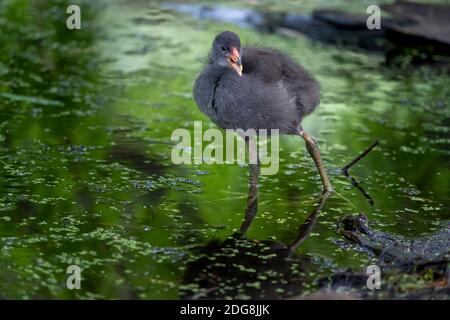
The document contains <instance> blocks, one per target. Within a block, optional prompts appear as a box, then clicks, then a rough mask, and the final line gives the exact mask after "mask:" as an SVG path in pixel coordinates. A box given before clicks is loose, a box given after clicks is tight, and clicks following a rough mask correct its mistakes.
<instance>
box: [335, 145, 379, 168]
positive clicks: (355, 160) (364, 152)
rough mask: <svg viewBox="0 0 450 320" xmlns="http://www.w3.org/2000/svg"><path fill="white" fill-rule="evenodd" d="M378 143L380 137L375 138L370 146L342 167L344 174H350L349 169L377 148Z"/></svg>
mask: <svg viewBox="0 0 450 320" xmlns="http://www.w3.org/2000/svg"><path fill="white" fill-rule="evenodd" d="M377 145H378V139H377V140H375V141H374V142H373V143H372V144H371V145H370V146H368V147H367V148H366V149H365V150H364V151H363V152H362V153H361V154H360V155H359V156H357V157H356V158H355V159H353V160H352V161H351V162H350V163H349V164H347V165H346V166H345V167H343V168H342V172H343V173H344V174H347V175H348V170H349V169H350V168H351V167H352V166H353V165H354V164H355V163H357V162H358V161H359V160H361V159H362V158H364V157H365V156H366V155H367V154H368V153H369V152H370V151H372V149H373V148H375V147H376V146H377Z"/></svg>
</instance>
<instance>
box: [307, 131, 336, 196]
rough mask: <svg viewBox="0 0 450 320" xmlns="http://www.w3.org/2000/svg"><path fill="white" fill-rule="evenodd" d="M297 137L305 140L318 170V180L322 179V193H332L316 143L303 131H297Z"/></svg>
mask: <svg viewBox="0 0 450 320" xmlns="http://www.w3.org/2000/svg"><path fill="white" fill-rule="evenodd" d="M299 135H300V136H301V137H302V138H303V139H304V140H305V143H306V149H307V150H308V152H309V154H310V155H311V157H312V158H313V160H314V163H315V164H316V167H317V170H319V174H320V178H321V179H322V185H323V189H324V193H329V192H331V191H333V188H332V187H331V183H330V180H329V179H328V175H327V172H326V170H325V166H324V164H323V161H322V158H321V157H320V151H319V148H318V147H317V144H316V142H315V141H314V139H313V138H312V137H311V136H310V135H309V134H308V133H307V132H306V131H304V130H303V129H300V130H299Z"/></svg>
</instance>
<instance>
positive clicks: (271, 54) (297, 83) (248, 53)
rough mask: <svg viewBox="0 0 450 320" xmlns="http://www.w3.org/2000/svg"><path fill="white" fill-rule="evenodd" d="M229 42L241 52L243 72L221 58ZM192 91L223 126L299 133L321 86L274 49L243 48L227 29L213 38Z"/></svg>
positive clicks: (317, 98)
mask: <svg viewBox="0 0 450 320" xmlns="http://www.w3.org/2000/svg"><path fill="white" fill-rule="evenodd" d="M232 47H235V48H236V49H237V50H238V51H239V53H240V55H241V56H242V65H243V74H242V76H240V75H239V74H238V73H237V72H236V71H235V70H234V69H233V68H230V66H229V65H227V64H225V62H224V61H225V60H226V59H227V58H228V53H229V49H230V48H232ZM224 48H225V49H226V50H223V49H224ZM193 93H194V99H195V101H196V103H197V105H198V107H199V108H200V110H201V111H202V112H203V113H205V114H206V115H207V116H208V117H209V118H211V120H212V121H214V122H215V123H216V124H217V125H218V126H219V127H221V128H224V129H243V130H247V129H279V130H280V132H281V133H286V134H298V127H299V125H300V124H301V121H302V119H303V118H304V117H305V116H306V115H308V114H310V113H311V112H312V111H314V109H315V108H316V106H317V105H318V104H319V85H318V83H317V82H316V81H315V80H314V78H313V77H312V76H311V75H309V74H308V72H306V71H305V70H304V69H303V67H302V66H300V65H299V64H297V63H296V62H294V61H293V60H292V59H291V58H289V57H288V56H286V55H284V54H282V53H280V52H278V51H276V50H272V49H264V48H255V47H243V48H241V46H240V40H239V37H238V36H237V35H236V34H234V33H232V32H228V31H226V32H223V33H221V34H219V35H218V36H217V37H216V38H215V40H214V43H213V47H212V49H211V54H210V58H209V61H208V63H207V64H206V66H205V67H204V69H203V70H202V72H201V73H200V75H199V76H198V78H197V80H196V82H195V86H194V90H193Z"/></svg>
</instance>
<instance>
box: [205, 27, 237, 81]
mask: <svg viewBox="0 0 450 320" xmlns="http://www.w3.org/2000/svg"><path fill="white" fill-rule="evenodd" d="M240 51H241V40H239V36H238V35H237V34H236V33H234V32H231V31H224V32H222V33H219V34H218V35H217V36H216V38H215V39H214V42H213V45H212V51H211V60H212V62H213V63H214V64H216V65H219V66H221V67H224V68H231V69H233V70H234V71H236V72H237V73H238V74H239V75H240V76H241V75H242V62H241V56H240Z"/></svg>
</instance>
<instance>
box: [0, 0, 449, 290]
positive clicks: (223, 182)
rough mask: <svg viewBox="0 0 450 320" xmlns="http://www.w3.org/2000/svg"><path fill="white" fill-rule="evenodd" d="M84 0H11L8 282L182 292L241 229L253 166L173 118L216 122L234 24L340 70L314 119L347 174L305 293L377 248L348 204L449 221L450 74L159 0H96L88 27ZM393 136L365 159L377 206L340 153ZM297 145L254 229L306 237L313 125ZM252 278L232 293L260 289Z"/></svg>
mask: <svg viewBox="0 0 450 320" xmlns="http://www.w3.org/2000/svg"><path fill="white" fill-rule="evenodd" d="M105 3H108V5H106V4H105ZM336 3H339V2H336ZM67 5H68V4H67V3H65V2H64V1H49V3H47V2H43V1H25V0H17V1H15V0H14V1H12V0H7V1H2V3H1V4H0V29H1V30H2V32H1V33H0V43H1V48H0V164H1V168H2V170H1V175H0V250H1V253H0V298H21V299H22V298H62V299H65V298H141V299H166V298H170V299H175V298H177V297H179V291H180V287H181V288H183V287H185V286H186V284H183V285H182V284H181V283H182V282H183V278H185V277H186V274H185V273H186V270H187V269H188V268H187V265H188V262H193V261H196V260H197V259H198V258H199V256H198V253H197V251H196V250H194V248H196V247H199V246H200V247H202V246H205V245H206V244H207V243H208V242H209V241H211V240H214V239H219V240H224V239H226V238H227V237H229V236H231V235H232V234H233V233H234V232H235V231H237V230H238V229H239V226H240V224H241V221H242V219H243V215H244V212H245V206H246V201H247V192H248V169H247V167H245V166H239V165H180V166H176V165H174V164H172V162H171V159H170V155H171V151H172V148H173V145H174V143H172V142H171V140H170V136H171V134H172V132H173V130H175V129H176V128H186V129H189V130H191V131H192V130H193V121H194V120H202V121H204V126H206V127H213V126H214V125H213V124H212V123H211V122H210V121H209V120H208V119H207V118H206V117H205V116H204V115H202V114H201V113H200V112H199V111H198V110H197V108H196V106H195V103H194V101H193V98H192V93H191V88H192V85H193V83H194V80H195V77H196V75H197V73H198V72H199V71H200V70H201V67H202V63H203V61H204V60H205V57H206V55H207V52H208V50H209V47H210V43H211V40H212V39H213V37H214V35H215V34H216V33H218V32H220V31H222V30H224V29H231V30H233V31H236V32H237V33H239V35H240V36H241V39H242V41H243V43H244V44H259V45H265V46H271V47H275V48H278V49H280V50H282V51H284V52H286V53H288V54H290V55H291V56H292V57H294V58H295V59H296V60H297V61H299V62H301V63H302V64H303V65H304V66H305V67H306V68H307V69H308V70H310V71H311V72H312V73H313V74H314V75H315V76H316V78H317V79H318V81H319V82H320V84H321V87H322V103H321V106H320V108H319V109H318V111H316V112H315V113H314V114H313V115H311V116H309V117H308V118H307V119H306V120H305V121H304V127H305V128H306V129H307V130H309V132H310V133H311V134H312V135H313V136H315V137H316V139H317V141H318V143H319V146H320V149H321V152H322V155H323V159H324V161H325V163H326V165H327V168H328V171H329V174H330V177H331V179H332V184H333V186H334V188H335V190H336V192H335V193H334V194H333V195H332V197H331V198H330V199H329V200H328V202H327V203H326V205H325V208H324V210H323V212H322V213H321V215H320V216H319V218H318V221H317V224H316V225H315V227H314V229H313V230H312V232H311V234H310V235H309V237H308V238H307V239H306V241H305V242H303V243H302V244H301V245H300V246H299V248H298V249H297V250H296V254H297V256H298V257H303V258H304V259H306V260H308V261H309V264H308V269H307V270H306V273H307V276H306V278H305V280H304V281H303V283H302V285H303V286H304V290H303V292H304V293H308V292H310V291H314V288H315V287H316V285H315V282H314V281H315V280H316V279H318V278H320V277H322V276H326V275H329V274H331V273H332V272H336V271H340V270H346V269H347V268H352V269H353V270H355V271H361V270H363V268H365V266H367V265H369V264H371V263H373V262H374V261H376V258H375V257H373V256H371V255H369V254H368V253H366V252H362V251H360V250H357V249H356V248H355V247H352V246H350V245H348V244H347V243H346V242H345V240H343V239H342V238H341V236H339V235H338V234H337V232H336V228H335V226H336V222H337V221H338V219H339V217H341V216H342V215H344V214H352V213H359V212H364V213H366V214H367V215H368V217H369V219H370V220H371V221H373V223H374V227H375V228H378V229H381V230H384V231H388V232H392V233H396V234H400V235H404V236H407V237H419V236H422V235H425V234H429V233H432V232H433V231H436V230H439V229H442V228H445V227H448V221H449V218H450V209H449V204H450V201H449V181H450V170H449V169H450V167H449V160H450V133H449V124H450V106H449V103H450V102H449V101H450V78H449V77H448V76H447V75H445V74H440V73H439V71H436V70H430V69H428V68H426V67H424V68H421V69H417V70H390V69H387V68H385V67H383V66H382V65H381V63H382V61H383V58H382V57H381V56H377V55H368V54H363V53H357V52H353V51H350V50H349V49H343V48H336V47H332V46H326V45H322V44H317V43H316V44H314V43H311V42H310V41H309V40H308V39H306V38H297V37H295V38H292V37H282V36H279V35H275V34H261V33H257V32H256V31H252V30H250V29H240V28H238V27H236V26H233V25H227V24H221V23H215V22H210V21H204V20H202V21H198V20H193V19H192V18H191V17H189V16H187V15H182V14H178V13H175V12H172V11H170V10H168V9H162V8H161V7H160V6H159V4H158V3H153V2H150V3H148V2H145V1H131V2H129V3H127V4H124V3H121V2H119V1H115V2H109V1H108V2H106V1H105V2H99V3H98V4H96V5H93V4H90V3H89V1H86V2H85V3H84V4H82V6H81V7H82V29H81V30H73V31H70V30H67V28H66V27H65V19H66V17H67V14H66V13H65V9H66V7H67ZM144 18H145V19H144ZM375 139H379V141H380V144H379V146H378V147H377V148H376V149H374V151H372V152H371V153H370V154H369V155H368V156H367V157H366V158H364V159H363V160H362V161H360V162H359V163H358V164H357V165H356V166H355V167H354V168H352V170H351V173H352V175H353V176H354V177H355V179H356V180H358V181H360V182H361V186H362V187H363V188H364V189H365V191H366V192H367V194H369V195H370V197H371V198H372V199H373V201H374V205H373V206H371V205H370V203H369V201H368V200H367V199H366V198H365V197H364V196H363V194H362V193H361V192H359V191H358V190H357V189H356V188H354V187H353V186H352V184H351V182H350V181H349V180H348V179H346V178H345V177H344V176H342V174H341V173H340V171H339V168H341V167H342V166H343V165H345V164H346V163H347V162H348V161H350V160H351V159H352V158H353V157H355V156H356V155H357V154H358V153H359V152H360V151H361V150H363V149H364V148H365V147H366V146H367V145H369V144H370V143H371V142H372V141H373V140H375ZM280 156H281V164H280V170H279V172H278V174H277V175H273V176H264V177H261V185H260V188H259V207H258V214H257V216H256V218H255V220H254V221H253V223H252V225H251V226H250V228H249V230H248V233H247V238H248V239H251V240H259V241H265V240H273V241H277V242H281V243H285V244H287V243H289V242H291V241H293V240H294V239H295V237H296V236H297V231H298V227H299V225H300V224H302V223H303V221H304V220H305V219H306V218H307V217H308V215H309V214H310V213H311V212H312V211H313V208H314V207H315V205H316V203H317V201H318V199H319V196H320V190H321V183H320V178H319V176H318V175H317V173H316V169H315V167H314V164H313V163H312V160H311V159H310V158H309V156H308V155H307V152H306V149H305V148H304V145H303V142H301V141H299V139H298V138H296V137H282V139H281V153H280ZM252 243H256V242H252ZM303 258H302V259H303ZM237 263H239V261H238V262H237ZM71 264H76V265H79V266H80V268H81V270H82V281H81V289H80V290H68V289H67V287H66V279H67V276H68V275H67V274H66V268H67V267H68V266H69V265H71ZM273 268H274V270H275V271H276V268H278V267H277V266H274V267H273ZM280 269H282V268H281V266H280ZM246 272H249V273H251V272H252V270H246ZM245 285H246V284H245V282H244V285H243V287H241V288H238V289H236V288H225V289H224V293H223V296H224V297H227V298H233V297H241V298H245V297H247V295H246V289H245V288H246V287H245ZM250 285H252V286H255V284H254V283H251V284H249V286H250ZM284 285H285V284H283V283H281V282H280V284H279V286H280V290H281V291H282V290H284V289H282V287H283V286H284ZM257 286H258V285H257V284H256V287H257ZM189 288H193V290H194V291H196V290H199V289H198V288H197V287H196V286H195V285H194V286H192V285H189ZM196 288H197V289H196ZM227 290H228V291H229V292H228V291H227Z"/></svg>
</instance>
